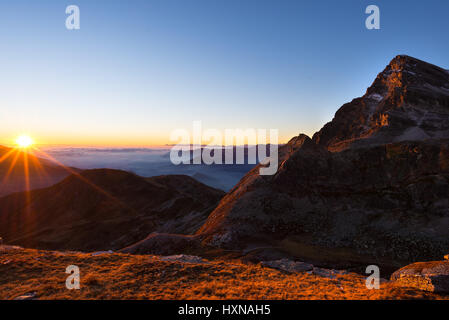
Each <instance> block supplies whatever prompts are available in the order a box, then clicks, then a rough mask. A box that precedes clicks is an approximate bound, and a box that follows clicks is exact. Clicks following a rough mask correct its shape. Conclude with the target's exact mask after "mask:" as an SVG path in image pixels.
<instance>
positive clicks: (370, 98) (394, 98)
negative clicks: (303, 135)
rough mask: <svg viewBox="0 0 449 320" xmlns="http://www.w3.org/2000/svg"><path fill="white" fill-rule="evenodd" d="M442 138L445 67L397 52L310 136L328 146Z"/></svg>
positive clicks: (448, 97)
mask: <svg viewBox="0 0 449 320" xmlns="http://www.w3.org/2000/svg"><path fill="white" fill-rule="evenodd" d="M442 137H449V74H448V72H447V70H444V69H442V68H440V67H437V66H435V65H432V64H430V63H427V62H424V61H421V60H419V59H416V58H412V57H409V56H405V55H399V56H396V57H395V58H394V59H393V60H391V62H390V63H389V64H388V65H387V66H386V68H385V69H384V70H383V71H382V72H381V73H379V75H378V76H377V77H376V79H375V80H374V82H373V84H372V85H371V86H370V87H369V88H368V89H367V91H366V93H365V95H364V96H362V97H360V98H356V99H354V100H353V101H351V102H350V103H347V104H345V105H343V106H342V107H341V108H340V109H339V110H338V111H337V112H336V114H335V117H334V119H333V120H332V121H331V122H329V123H327V124H326V125H325V126H324V127H323V128H322V129H321V130H320V131H319V132H317V133H316V134H315V135H314V136H313V140H314V141H315V142H316V143H317V144H320V145H322V146H324V147H326V148H328V149H329V150H330V151H341V150H344V149H346V148H349V147H359V146H366V145H372V144H382V143H389V142H398V141H406V140H426V139H433V138H437V139H438V138H442Z"/></svg>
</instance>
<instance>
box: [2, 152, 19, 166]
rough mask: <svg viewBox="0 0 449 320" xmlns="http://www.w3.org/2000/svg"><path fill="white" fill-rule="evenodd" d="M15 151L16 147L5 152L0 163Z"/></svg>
mask: <svg viewBox="0 0 449 320" xmlns="http://www.w3.org/2000/svg"><path fill="white" fill-rule="evenodd" d="M14 151H16V149H11V150H9V151H8V152H7V153H5V154H4V155H3V156H2V157H1V158H0V163H2V162H3V161H5V160H7V159H8V158H9V156H10V155H12V154H13V153H14Z"/></svg>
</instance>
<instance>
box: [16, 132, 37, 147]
mask: <svg viewBox="0 0 449 320" xmlns="http://www.w3.org/2000/svg"><path fill="white" fill-rule="evenodd" d="M16 144H17V146H18V147H19V148H22V149H27V148H29V147H31V146H32V145H33V144H34V141H33V139H31V137H30V136H28V135H25V134H23V135H21V136H19V137H18V138H17V139H16Z"/></svg>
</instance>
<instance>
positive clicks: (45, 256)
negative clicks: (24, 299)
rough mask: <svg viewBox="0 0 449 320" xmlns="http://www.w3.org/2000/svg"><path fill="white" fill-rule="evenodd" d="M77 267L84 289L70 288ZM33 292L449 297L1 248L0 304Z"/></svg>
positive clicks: (141, 259) (128, 258)
mask: <svg viewBox="0 0 449 320" xmlns="http://www.w3.org/2000/svg"><path fill="white" fill-rule="evenodd" d="M69 265H77V266H78V267H79V268H80V272H81V289H80V290H68V289H66V287H65V281H66V278H67V276H68V275H67V274H66V273H65V270H66V267H67V266H69ZM30 292H35V293H36V297H37V298H38V299H133V300H139V299H273V300H274V299H295V300H296V299H447V298H448V297H447V296H439V295H435V294H431V293H425V292H421V291H417V290H414V289H408V288H401V287H398V286H396V285H395V284H393V283H386V284H382V286H381V289H379V290H368V289H366V287H365V279H364V278H363V277H361V276H357V275H342V276H338V278H336V279H328V278H323V277H320V276H316V275H313V274H308V273H300V274H286V273H283V272H280V271H277V270H273V269H269V268H264V267H261V266H260V265H247V264H242V263H240V262H238V261H211V262H209V263H206V264H188V263H179V262H168V261H160V260H159V259H158V258H157V257H154V256H144V255H142V256H134V255H126V254H107V255H100V256H92V255H90V254H85V253H74V252H67V253H58V252H50V251H37V250H31V249H17V250H7V251H1V250H0V299H14V298H16V297H18V296H21V295H24V294H26V293H30Z"/></svg>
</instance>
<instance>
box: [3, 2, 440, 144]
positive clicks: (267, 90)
mask: <svg viewBox="0 0 449 320" xmlns="http://www.w3.org/2000/svg"><path fill="white" fill-rule="evenodd" d="M72 4H75V5H78V6H79V8H80V10H81V29H80V30H77V31H69V30H67V29H66V28H65V19H66V17H67V15H66V14H65V8H66V7H67V6H68V5H72ZM370 4H375V5H378V6H379V7H380V10H381V30H367V29H366V28H365V19H366V17H367V15H366V14H365V8H366V7H367V6H368V5H370ZM448 12H449V2H448V1H446V0H428V1H407V2H406V3H405V2H404V1H399V0H388V1H386V0H385V1H378V0H372V1H364V0H362V1H355V0H354V1H351V0H344V1H333V0H329V1H313V3H312V1H299V0H295V1H287V0H270V1H268V0H238V1H237V0H188V1H186V0H179V1H174V0H158V1H153V0H142V1H140V0H132V1H124V0H121V1H116V0H108V1H106V0H96V1H92V0H70V1H61V0H58V1H55V0H39V1H36V0H29V1H24V0H14V1H2V2H1V3H0V39H1V43H2V45H1V50H0V70H1V77H0V88H1V89H0V90H1V91H0V92H1V94H0V106H1V107H0V120H1V123H0V144H6V145H10V144H12V143H13V141H14V139H15V138H16V137H17V136H18V135H20V134H22V133H27V134H29V135H31V136H32V137H33V138H34V139H35V140H36V142H38V143H40V144H63V145H96V146H98V145H102V146H119V145H120V146H149V145H163V144H166V143H172V142H170V141H169V135H170V132H171V131H172V130H174V129H177V128H185V129H188V130H190V131H191V130H192V122H193V121H195V120H201V121H202V123H203V127H204V128H217V129H220V130H223V129H225V128H266V129H270V128H274V129H279V132H280V139H281V142H286V141H288V140H289V139H290V138H291V137H292V136H295V135H297V134H298V133H300V132H304V133H306V134H309V135H312V134H313V133H314V132H315V131H317V130H319V129H320V128H321V127H322V126H323V124H324V123H326V122H328V121H330V120H331V119H332V117H333V115H334V113H335V111H336V110H337V109H338V108H339V107H340V106H341V105H342V104H344V103H346V102H349V101H351V100H352V99H353V98H355V97H358V96H361V95H363V94H364V92H365V90H366V88H367V87H368V86H369V85H370V84H371V83H372V82H373V80H374V79H375V77H376V75H377V74H378V73H379V72H381V71H382V70H383V68H384V67H385V66H386V65H387V64H388V63H389V61H390V60H391V59H392V58H393V57H394V56H396V55H397V54H408V55H411V56H414V57H417V58H419V59H422V60H426V61H428V62H431V63H433V64H436V65H439V66H441V67H443V68H445V69H449V19H447V14H448Z"/></svg>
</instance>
